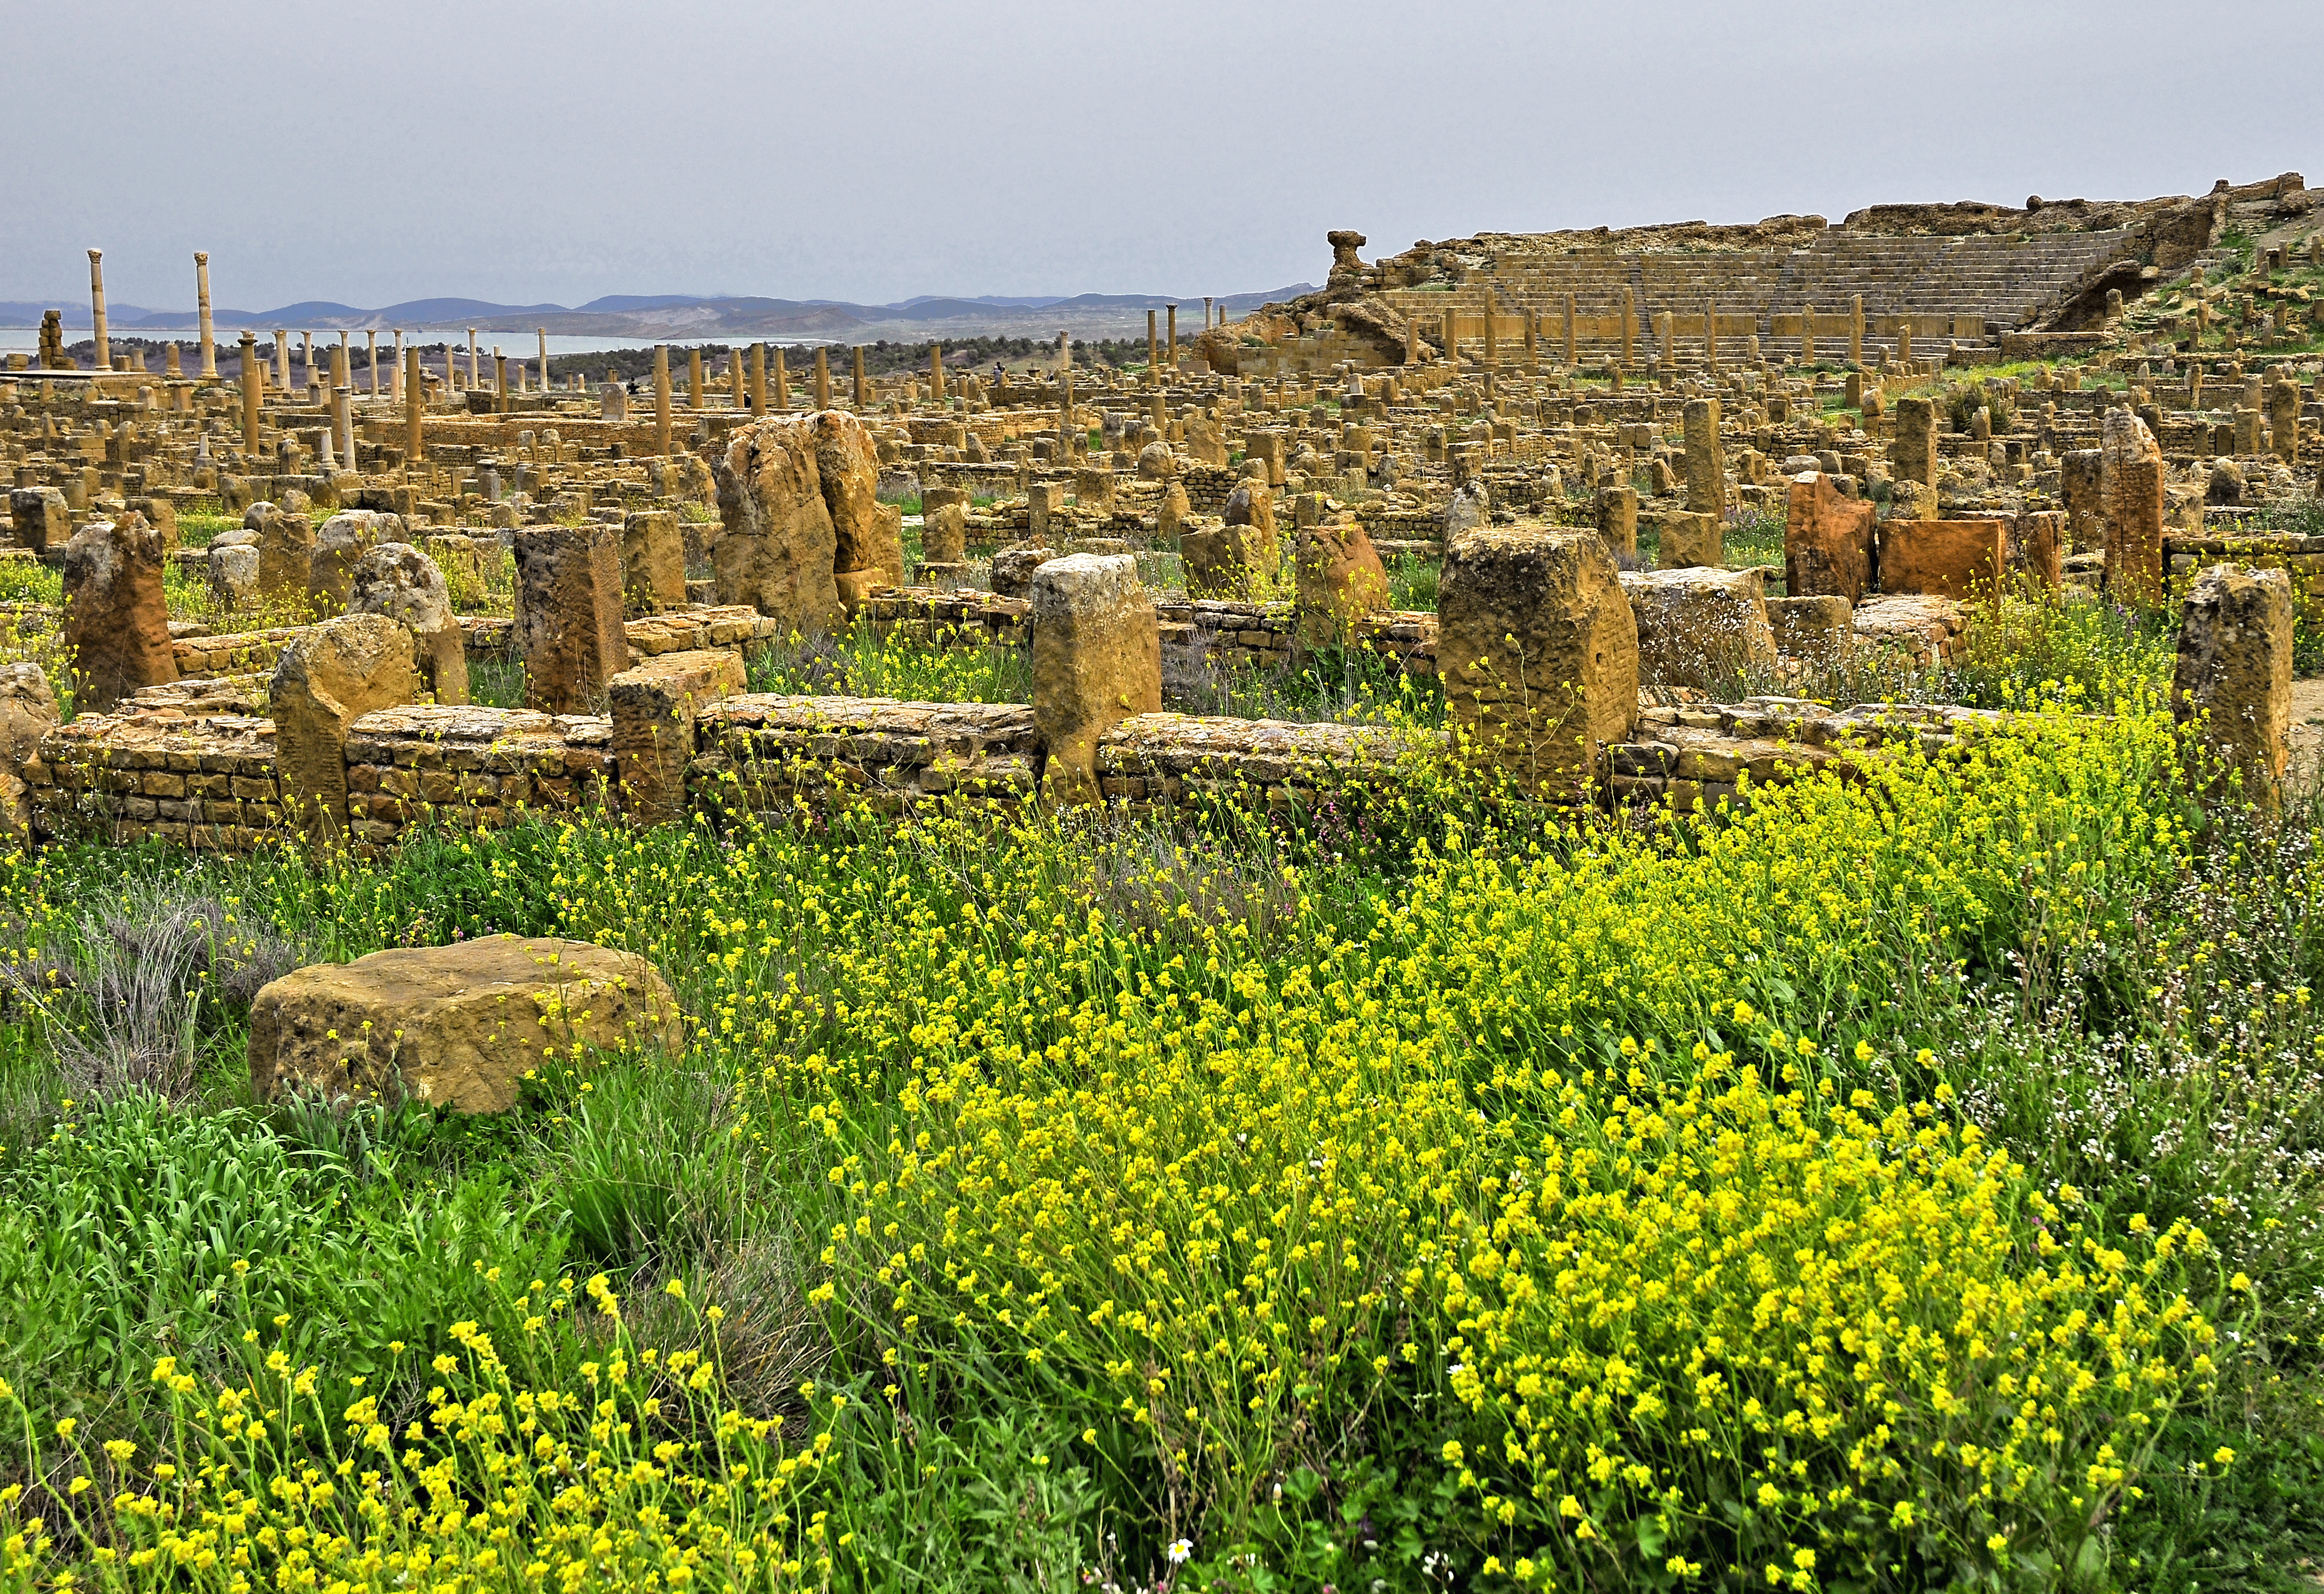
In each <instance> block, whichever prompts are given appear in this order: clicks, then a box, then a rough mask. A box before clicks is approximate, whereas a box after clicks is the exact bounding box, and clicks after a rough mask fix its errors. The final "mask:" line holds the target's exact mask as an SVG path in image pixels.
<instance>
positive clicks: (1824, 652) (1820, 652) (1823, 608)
mask: <svg viewBox="0 0 2324 1594" xmlns="http://www.w3.org/2000/svg"><path fill="white" fill-rule="evenodd" d="M1855 619H1856V605H1855V604H1852V603H1850V602H1849V600H1848V599H1846V598H1843V597H1840V596H1838V595H1836V594H1835V595H1826V596H1821V597H1802V598H1769V599H1768V600H1767V623H1768V625H1769V626H1770V627H1771V628H1772V629H1773V630H1774V631H1775V651H1776V652H1777V653H1778V654H1780V655H1782V656H1783V657H1784V658H1786V659H1798V660H1800V661H1801V662H1802V663H1803V664H1810V665H1814V666H1817V667H1820V668H1822V667H1831V666H1836V665H1841V664H1845V663H1847V662H1848V660H1849V656H1850V655H1851V654H1852V653H1853V652H1854V646H1853V644H1854V640H1855V639H1854V625H1855Z"/></svg>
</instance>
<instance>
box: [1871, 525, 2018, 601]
mask: <svg viewBox="0 0 2324 1594" xmlns="http://www.w3.org/2000/svg"><path fill="white" fill-rule="evenodd" d="M2007 531H2008V528H2007V527H2006V525H2005V524H2004V523H2003V522H2002V521H1887V522H1886V523H1885V524H1883V525H1882V526H1881V528H1880V590H1881V591H1882V592H1884V593H1920V594H1931V595H1934V596H1938V597H1947V598H1970V597H1978V598H1991V597H1993V596H1995V595H1996V594H1998V593H1999V592H2000V590H2001V575H2002V572H2003V571H2004V570H2006V568H2007V567H2008V561H2009V555H2008V548H2007Z"/></svg>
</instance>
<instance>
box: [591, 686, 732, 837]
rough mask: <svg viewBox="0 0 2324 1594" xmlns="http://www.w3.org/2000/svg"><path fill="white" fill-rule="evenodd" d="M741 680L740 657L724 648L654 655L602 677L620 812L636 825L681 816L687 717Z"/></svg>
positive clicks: (688, 751)
mask: <svg viewBox="0 0 2324 1594" xmlns="http://www.w3.org/2000/svg"><path fill="white" fill-rule="evenodd" d="M743 685H744V682H743V676H742V655H741V654H740V653H737V652H735V651H734V650H732V649H728V648H719V649H704V650H689V651H687V652H680V653H663V654H659V655H658V656H656V657H655V658H652V659H647V660H646V661H645V662H644V663H642V664H641V665H639V666H638V667H637V668H634V669H625V670H623V671H622V673H621V674H619V675H617V676H615V677H613V679H612V681H610V682H608V683H607V685H606V688H605V696H606V698H607V700H608V702H609V704H610V705H611V707H612V711H613V768H614V772H615V777H616V779H618V781H619V783H620V789H621V802H622V814H623V815H626V816H627V817H628V818H630V819H631V820H632V821H634V822H635V823H637V824H639V825H660V824H664V823H667V822H669V821H672V820H680V819H683V818H685V817H686V766H687V762H688V761H689V760H692V758H693V757H694V743H695V735H694V725H695V718H696V715H697V714H699V713H700V712H701V710H702V709H703V707H704V706H705V705H708V704H711V703H715V702H716V701H717V700H718V699H719V698H721V697H725V696H731V695H733V693H736V692H740V691H742V689H743Z"/></svg>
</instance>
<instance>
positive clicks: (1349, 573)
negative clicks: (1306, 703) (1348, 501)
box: [1297, 521, 1388, 648]
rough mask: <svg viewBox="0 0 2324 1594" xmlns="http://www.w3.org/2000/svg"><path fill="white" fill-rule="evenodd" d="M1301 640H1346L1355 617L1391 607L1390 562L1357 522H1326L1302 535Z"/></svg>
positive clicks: (1323, 643) (1314, 644) (1325, 643)
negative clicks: (1389, 589)
mask: <svg viewBox="0 0 2324 1594" xmlns="http://www.w3.org/2000/svg"><path fill="white" fill-rule="evenodd" d="M1297 581H1298V589H1297V590H1298V604H1297V607H1298V614H1299V640H1301V641H1302V642H1305V644H1306V645H1307V646H1309V647H1311V648H1322V647H1329V646H1331V645H1332V644H1333V643H1345V642H1346V641H1347V640H1349V638H1350V636H1351V634H1352V627H1353V624H1354V622H1356V621H1358V620H1360V619H1362V618H1363V617H1364V616H1365V615H1367V614H1376V613H1379V612H1380V611H1381V610H1383V609H1386V608H1387V607H1388V567H1387V566H1385V565H1383V564H1381V563H1380V557H1379V552H1378V551H1377V550H1376V549H1374V548H1373V547H1372V539H1371V538H1370V537H1369V535H1367V534H1366V533H1365V531H1364V529H1363V527H1362V526H1361V525H1360V524H1358V523H1357V522H1356V521H1325V522H1324V523H1323V524H1322V525H1320V526H1318V527H1316V528H1315V529H1314V530H1313V531H1305V532H1302V533H1300V535H1299V561H1298V572H1297Z"/></svg>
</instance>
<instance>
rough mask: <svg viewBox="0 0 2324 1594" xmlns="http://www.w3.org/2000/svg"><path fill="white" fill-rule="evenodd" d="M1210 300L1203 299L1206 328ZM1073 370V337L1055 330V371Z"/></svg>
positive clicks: (1209, 316)
mask: <svg viewBox="0 0 2324 1594" xmlns="http://www.w3.org/2000/svg"><path fill="white" fill-rule="evenodd" d="M1210 318H1211V309H1210V300H1208V299H1204V300H1203V325H1204V326H1206V327H1207V326H1208V325H1209V324H1210ZM1073 368H1074V335H1073V334H1072V333H1070V332H1068V331H1066V330H1065V328H1064V327H1058V328H1057V369H1058V370H1060V371H1071V370H1072V369H1073Z"/></svg>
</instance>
